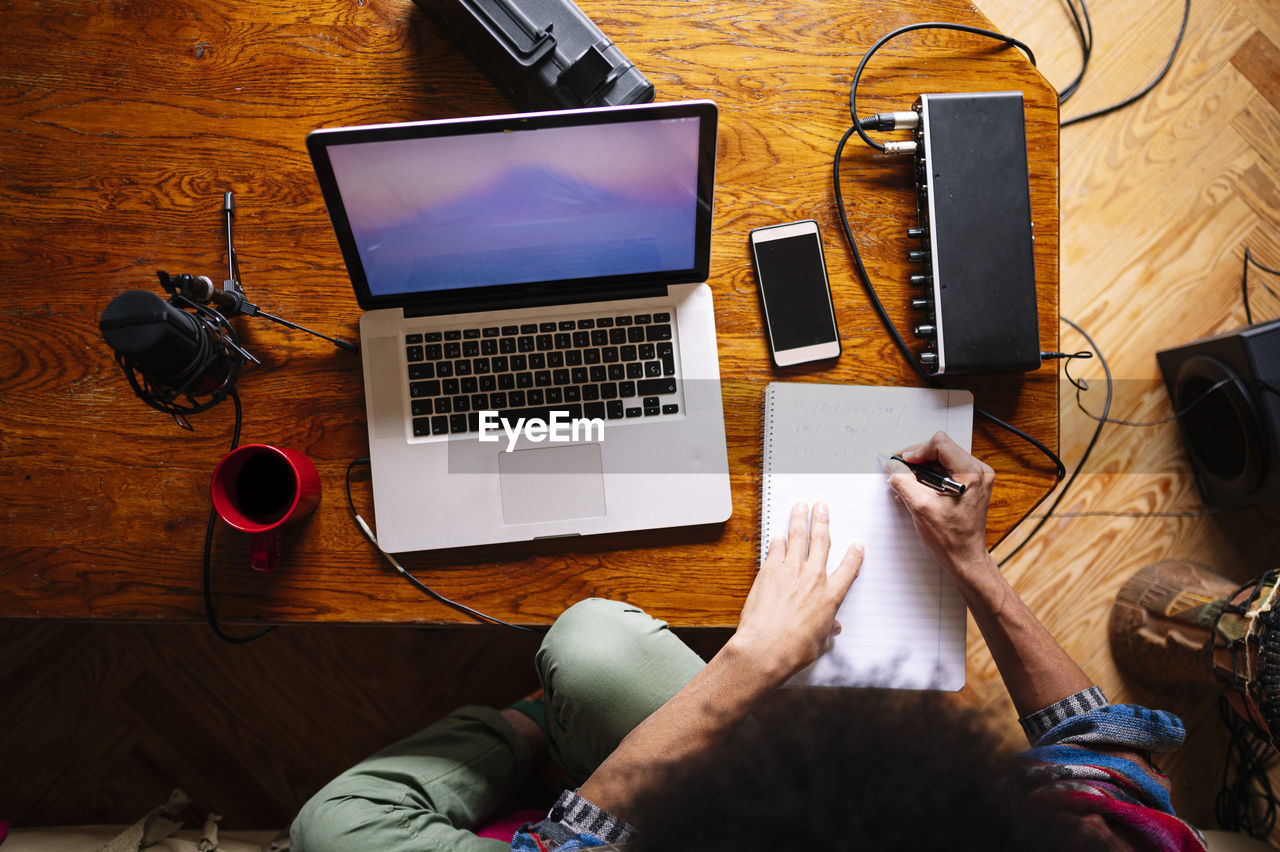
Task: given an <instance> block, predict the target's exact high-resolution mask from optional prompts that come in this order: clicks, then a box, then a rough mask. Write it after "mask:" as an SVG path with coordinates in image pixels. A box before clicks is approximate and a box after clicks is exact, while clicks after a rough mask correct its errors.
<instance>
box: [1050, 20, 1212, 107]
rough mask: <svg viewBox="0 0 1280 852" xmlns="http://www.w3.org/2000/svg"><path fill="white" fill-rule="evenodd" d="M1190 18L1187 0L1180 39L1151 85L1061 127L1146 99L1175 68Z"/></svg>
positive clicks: (1175, 42)
mask: <svg viewBox="0 0 1280 852" xmlns="http://www.w3.org/2000/svg"><path fill="white" fill-rule="evenodd" d="M1190 17H1191V0H1186V4H1185V5H1184V7H1183V10H1182V26H1180V27H1178V38H1177V39H1176V40H1175V41H1174V43H1173V50H1171V51H1169V58H1168V59H1167V60H1166V61H1165V63H1164V67H1163V68H1161V69H1160V73H1159V74H1157V75H1156V76H1155V79H1153V80H1152V81H1151V82H1150V83H1148V84H1147V85H1146V86H1144V87H1143V88H1142V90H1141V91H1139V92H1138V93H1137V94H1134V95H1130V96H1129V97H1127V98H1125V99H1124V100H1122V101H1120V102H1119V103H1116V104H1112V105H1111V106H1109V107H1103V108H1102V109H1097V110H1094V111H1093V112H1086V113H1085V114H1084V115H1077V116H1075V117H1074V118H1069V119H1067V120H1066V121H1064V122H1062V123H1061V124H1060V125H1059V126H1060V127H1070V126H1071V125H1073V124H1079V123H1080V122H1082V121H1089V120H1090V119H1094V118H1099V117H1101V116H1104V115H1108V114H1110V113H1113V112H1115V111H1116V110H1120V109H1124V108H1125V107H1127V106H1129V104H1132V103H1134V102H1136V101H1138V100H1139V99H1141V98H1143V97H1145V96H1146V95H1147V93H1148V92H1150V91H1151V90H1152V89H1154V88H1155V87H1156V86H1157V85H1159V83H1160V81H1161V80H1163V79H1164V75H1166V74H1168V73H1169V69H1170V68H1172V67H1173V60H1174V59H1175V58H1177V56H1178V49H1179V48H1180V47H1182V38H1183V36H1185V35H1186V34H1187V20H1188V19H1189V18H1190ZM1059 103H1061V96H1059Z"/></svg>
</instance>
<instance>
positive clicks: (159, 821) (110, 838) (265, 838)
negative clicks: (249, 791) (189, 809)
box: [4, 790, 289, 852]
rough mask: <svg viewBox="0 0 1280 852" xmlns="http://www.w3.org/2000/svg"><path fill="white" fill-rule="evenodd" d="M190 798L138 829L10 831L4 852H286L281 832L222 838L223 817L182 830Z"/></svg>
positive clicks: (171, 803) (174, 800) (178, 795)
mask: <svg viewBox="0 0 1280 852" xmlns="http://www.w3.org/2000/svg"><path fill="white" fill-rule="evenodd" d="M189 804H191V799H190V798H189V797H188V796H187V794H186V793H184V792H182V791H181V790H174V791H173V792H172V793H170V794H169V800H168V801H167V802H165V803H164V804H163V805H161V806H160V807H158V808H156V809H154V810H152V811H151V812H150V813H148V814H147V815H146V816H144V817H143V818H142V819H140V820H138V821H137V822H135V823H134V824H133V825H129V826H122V825H84V826H65V827H57V828H15V829H10V831H9V834H8V836H7V837H5V839H4V852H141V850H147V852H286V850H288V849H289V835H288V833H287V832H279V831H239V832H235V831H232V832H226V833H220V832H219V831H218V822H219V820H221V819H222V817H220V816H218V815H217V814H209V816H208V817H207V818H206V819H205V823H204V828H203V829H202V830H200V831H196V830H194V829H191V830H182V821H181V819H180V817H179V816H178V814H179V812H180V811H181V810H182V809H183V808H185V807H186V806H187V805H189Z"/></svg>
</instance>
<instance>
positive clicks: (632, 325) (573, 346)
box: [404, 312, 680, 437]
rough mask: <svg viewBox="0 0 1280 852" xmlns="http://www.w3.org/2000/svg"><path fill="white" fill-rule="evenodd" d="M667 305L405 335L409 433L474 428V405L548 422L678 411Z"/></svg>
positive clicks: (506, 415) (512, 421)
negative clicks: (560, 417) (557, 416)
mask: <svg viewBox="0 0 1280 852" xmlns="http://www.w3.org/2000/svg"><path fill="white" fill-rule="evenodd" d="M671 337H672V326H671V314H670V313H665V312H658V313H638V314H633V313H627V314H623V315H617V316H602V317H596V318H592V319H565V320H555V321H546V320H541V321H539V322H528V323H520V324H517V325H484V326H477V327H473V328H456V329H449V330H445V331H428V332H420V333H414V334H406V335H405V340H404V342H405V355H406V358H407V361H408V364H409V398H410V403H411V408H412V415H413V434H414V436H415V437H426V436H431V435H456V434H462V433H467V432H478V431H479V429H480V412H481V411H496V412H498V416H499V417H500V418H502V419H503V420H506V421H507V422H508V423H510V424H512V425H513V426H514V424H515V423H516V422H517V420H518V419H519V418H522V417H523V418H525V419H526V420H529V419H531V418H538V419H541V420H545V421H550V419H551V412H553V411H563V412H565V413H566V415H567V416H568V417H569V418H570V419H573V420H576V419H579V418H583V417H585V418H598V419H600V420H604V421H617V420H627V419H631V418H646V417H657V416H661V415H667V414H679V413H680V405H679V402H678V397H677V396H676V364H675V350H674V346H673V344H672V339H671Z"/></svg>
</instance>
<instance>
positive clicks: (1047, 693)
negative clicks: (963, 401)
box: [887, 432, 1093, 716]
mask: <svg viewBox="0 0 1280 852" xmlns="http://www.w3.org/2000/svg"><path fill="white" fill-rule="evenodd" d="M899 455H901V456H902V457H903V458H904V459H906V460H907V461H909V462H912V463H917V464H927V465H931V466H934V467H937V468H940V469H941V470H943V471H945V472H946V474H947V475H948V476H950V477H951V478H952V479H954V480H956V481H957V482H963V483H964V485H965V489H964V493H963V494H961V495H959V496H956V495H954V494H941V493H939V492H937V491H934V490H933V489H932V488H930V487H929V486H927V485H924V484H923V483H920V482H917V481H916V477H915V474H913V473H912V472H911V471H910V470H909V469H907V467H906V466H905V465H903V464H902V463H900V462H895V461H890V462H889V464H888V466H887V469H888V472H889V474H890V477H889V486H890V487H891V488H892V489H893V490H894V493H896V494H897V495H898V496H899V497H900V498H902V502H903V503H905V504H906V506H907V508H908V509H909V510H910V511H911V519H912V520H913V521H915V525H916V532H917V533H918V534H919V536H920V539H921V540H922V541H923V542H924V543H925V544H926V545H927V546H928V547H929V549H930V550H931V551H933V555H934V556H935V557H937V559H938V562H939V563H940V564H941V565H943V566H944V567H945V568H946V569H947V570H948V571H949V572H950V573H951V576H952V577H953V578H954V579H955V581H956V587H957V588H958V589H959V591H960V594H961V595H963V596H964V599H965V603H966V604H967V605H968V607H969V611H970V612H972V613H973V618H974V620H975V621H976V622H977V624H978V629H979V630H981V631H982V636H983V638H985V639H986V640H987V647H988V648H990V649H991V656H992V657H993V658H994V659H995V661H996V666H998V667H999V669H1000V675H1001V676H1002V677H1003V678H1004V682H1005V685H1006V686H1007V687H1008V688H1009V695H1010V697H1011V698H1013V704H1014V706H1015V707H1017V708H1018V713H1019V715H1022V716H1026V715H1028V714H1030V713H1034V712H1035V711H1037V710H1041V709H1043V708H1045V707H1048V706H1049V705H1051V704H1053V703H1055V702H1058V701H1061V700H1062V699H1064V698H1066V697H1068V696H1070V695H1073V694H1074V693H1077V692H1079V691H1080V690H1082V689H1088V688H1089V687H1090V686H1092V684H1093V682H1092V681H1090V680H1089V678H1088V676H1086V675H1085V673H1084V672H1082V671H1081V670H1080V667H1079V666H1077V665H1076V664H1075V663H1074V662H1072V660H1071V657H1069V656H1068V655H1067V652H1066V651H1064V650H1063V649H1062V647H1061V646H1060V645H1059V644H1058V643H1057V641H1056V640H1055V639H1054V638H1053V636H1051V635H1050V634H1049V631H1047V630H1045V629H1044V627H1043V626H1042V625H1041V624H1040V622H1039V620H1038V619H1036V617H1035V615H1033V614H1032V612H1031V610H1029V609H1027V605H1026V604H1024V603H1023V602H1022V600H1021V599H1020V598H1019V597H1018V595H1017V593H1016V592H1014V590H1013V587H1012V586H1010V585H1009V584H1008V583H1007V582H1006V581H1005V579H1004V576H1003V575H1002V574H1001V573H1000V569H999V567H997V565H996V562H995V560H994V559H992V558H991V554H989V553H987V542H986V532H987V503H988V501H990V499H991V485H992V483H993V482H994V481H995V472H994V471H993V470H992V469H991V468H990V467H988V466H987V465H985V464H983V463H982V462H980V461H978V460H977V459H976V458H974V457H973V456H971V455H969V454H968V453H967V452H965V451H964V450H962V449H961V448H960V446H959V445H958V444H957V443H956V442H955V441H953V440H951V438H950V437H949V436H948V435H947V434H946V433H944V432H939V433H937V434H936V435H934V436H933V437H932V438H930V439H929V440H927V441H925V442H924V443H923V444H917V445H915V446H914V447H907V448H906V449H905V450H902V452H901V453H899Z"/></svg>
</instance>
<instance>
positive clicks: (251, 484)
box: [233, 453, 298, 524]
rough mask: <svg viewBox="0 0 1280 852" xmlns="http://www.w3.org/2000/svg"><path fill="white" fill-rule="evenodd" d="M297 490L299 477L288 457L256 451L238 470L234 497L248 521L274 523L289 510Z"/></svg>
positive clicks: (237, 506)
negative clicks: (238, 474)
mask: <svg viewBox="0 0 1280 852" xmlns="http://www.w3.org/2000/svg"><path fill="white" fill-rule="evenodd" d="M297 493H298V477H297V476H296V475H295V474H294V472H293V467H292V465H290V464H289V462H288V460H287V459H285V458H284V457H283V456H280V455H277V454H275V453H258V454H257V455H253V456H250V457H249V458H248V459H246V460H245V463H244V467H242V468H241V469H240V476H239V478H238V479H237V480H236V483H235V494H234V497H233V499H234V501H235V505H236V508H237V509H239V510H240V512H241V513H242V514H243V515H244V516H245V517H246V518H248V519H249V520H251V521H255V522H257V523H259V524H274V523H275V522H276V521H278V520H280V519H281V518H283V517H284V516H285V513H286V512H288V511H289V507H290V506H292V505H293V499H294V497H295V495H296V494H297Z"/></svg>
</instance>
